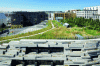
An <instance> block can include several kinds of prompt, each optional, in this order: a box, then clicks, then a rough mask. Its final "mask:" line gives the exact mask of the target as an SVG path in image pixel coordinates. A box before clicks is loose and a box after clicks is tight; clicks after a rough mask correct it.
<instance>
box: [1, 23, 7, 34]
mask: <svg viewBox="0 0 100 66" xmlns="http://www.w3.org/2000/svg"><path fill="white" fill-rule="evenodd" d="M5 27H6V25H5V24H4V23H2V25H1V28H2V33H3V28H5Z"/></svg>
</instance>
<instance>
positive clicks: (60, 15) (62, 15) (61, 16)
mask: <svg viewBox="0 0 100 66" xmlns="http://www.w3.org/2000/svg"><path fill="white" fill-rule="evenodd" d="M70 17H73V18H74V17H76V13H54V20H58V21H59V20H61V19H67V18H70Z"/></svg>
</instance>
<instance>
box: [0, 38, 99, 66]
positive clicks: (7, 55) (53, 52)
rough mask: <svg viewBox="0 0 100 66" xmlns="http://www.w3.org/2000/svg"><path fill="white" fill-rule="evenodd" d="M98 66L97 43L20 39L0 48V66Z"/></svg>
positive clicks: (92, 41) (4, 44) (96, 41)
mask: <svg viewBox="0 0 100 66" xmlns="http://www.w3.org/2000/svg"><path fill="white" fill-rule="evenodd" d="M5 65H6V66H29V65H31V66H42V65H48V66H57V65H58V66H100V39H96V40H94V39H90V40H39V39H37V40H36V39H35V40H33V39H31V40H30V39H21V40H20V41H11V42H9V43H3V44H2V46H0V66H5Z"/></svg>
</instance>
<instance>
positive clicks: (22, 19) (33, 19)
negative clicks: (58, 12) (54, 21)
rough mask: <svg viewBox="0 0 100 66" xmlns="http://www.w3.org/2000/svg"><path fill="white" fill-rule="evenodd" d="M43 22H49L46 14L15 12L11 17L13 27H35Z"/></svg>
mask: <svg viewBox="0 0 100 66" xmlns="http://www.w3.org/2000/svg"><path fill="white" fill-rule="evenodd" d="M43 20H48V14H46V13H45V12H14V14H12V16H11V21H12V22H11V24H12V25H23V26H28V25H35V24H38V23H40V22H41V21H43Z"/></svg>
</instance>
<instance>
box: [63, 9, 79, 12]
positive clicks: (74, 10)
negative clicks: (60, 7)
mask: <svg viewBox="0 0 100 66" xmlns="http://www.w3.org/2000/svg"><path fill="white" fill-rule="evenodd" d="M76 11H78V10H77V9H73V10H66V11H65V13H66V12H70V13H76Z"/></svg>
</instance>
